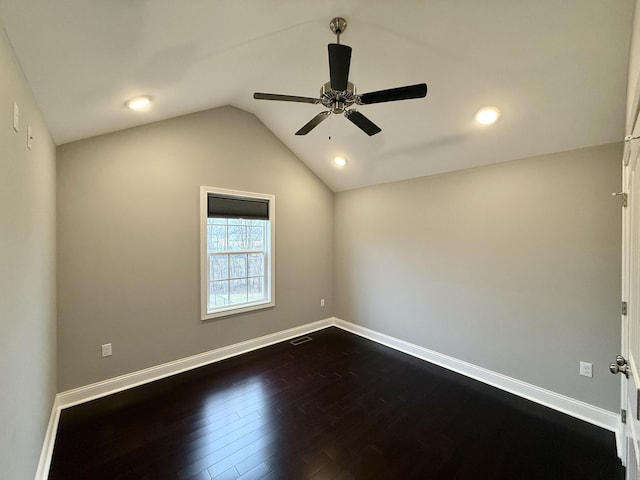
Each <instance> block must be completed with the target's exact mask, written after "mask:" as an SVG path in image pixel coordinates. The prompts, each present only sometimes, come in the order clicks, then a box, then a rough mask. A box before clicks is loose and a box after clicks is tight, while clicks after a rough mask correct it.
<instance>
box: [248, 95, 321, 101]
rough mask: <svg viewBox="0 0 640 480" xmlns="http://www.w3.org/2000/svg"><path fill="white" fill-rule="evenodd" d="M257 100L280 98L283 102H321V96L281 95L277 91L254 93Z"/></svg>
mask: <svg viewBox="0 0 640 480" xmlns="http://www.w3.org/2000/svg"><path fill="white" fill-rule="evenodd" d="M253 98H255V99H256V100H280V101H281V102H299V103H320V99H319V98H311V97H296V96H294V95H280V94H277V93H258V92H256V93H254V94H253Z"/></svg>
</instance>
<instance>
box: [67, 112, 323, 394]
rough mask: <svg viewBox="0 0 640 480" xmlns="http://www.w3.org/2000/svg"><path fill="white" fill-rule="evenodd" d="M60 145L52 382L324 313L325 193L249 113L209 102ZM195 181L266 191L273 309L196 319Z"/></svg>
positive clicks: (171, 356)
mask: <svg viewBox="0 0 640 480" xmlns="http://www.w3.org/2000/svg"><path fill="white" fill-rule="evenodd" d="M57 155H58V159H57V160H58V161H57V180H58V197H57V198H58V261H59V269H58V290H59V295H58V351H59V355H58V363H59V389H60V390H61V391H62V390H67V389H70V388H73V387H78V386H81V385H86V384H89V383H92V382H96V381H99V380H103V379H106V378H111V377H114V376H117V375H121V374H124V373H127V372H132V371H135V370H139V369H142V368H146V367H151V366H154V365H158V364H161V363H164V362H167V361H171V360H175V359H179V358H183V357H186V356H189V355H194V354H197V353H200V352H204V351H208V350H212V349H215V348H218V347H221V346H225V345H229V344H232V343H235V342H240V341H244V340H248V339H251V338H255V337H259V336H261V335H266V334H269V333H273V332H276V331H280V330H284V329H287V328H291V327H294V326H297V325H302V324H305V323H308V322H312V321H316V320H320V319H323V318H327V317H331V316H332V315H333V307H332V305H333V298H332V292H333V286H332V277H333V271H332V265H333V264H332V258H333V251H332V239H333V193H332V192H331V191H330V190H329V189H328V188H327V187H326V186H325V185H324V184H323V183H322V182H321V181H320V180H319V179H318V178H317V177H316V176H315V175H313V174H312V173H311V172H310V171H309V170H308V169H307V168H306V167H305V166H304V164H302V163H301V162H300V161H299V160H298V159H297V158H296V157H295V156H294V155H293V153H291V151H289V150H288V149H287V148H286V147H285V146H284V145H283V144H282V143H281V142H280V141H279V140H278V139H277V138H276V137H275V136H274V135H273V134H272V133H271V132H269V130H267V129H266V128H265V127H264V125H262V123H260V122H259V121H258V120H257V119H256V118H255V117H254V116H252V115H250V114H248V113H246V112H243V111H241V110H238V109H235V108H232V107H224V108H218V109H214V110H209V111H205V112H200V113H196V114H192V115H187V116H183V117H178V118H174V119H171V120H167V121H163V122H158V123H155V124H151V125H147V126H143V127H138V128H134V129H130V130H125V131H121V132H117V133H114V134H109V135H104V136H100V137H95V138H91V139H88V140H83V141H79V142H74V143H71V144H67V145H63V146H60V147H59V148H58V151H57ZM201 185H208V186H213V187H222V188H229V189H235V190H244V191H252V192H259V193H268V194H275V195H276V262H277V265H276V307H275V308H273V309H269V310H260V311H256V312H252V313H248V314H244V315H237V316H233V317H225V318H222V319H216V320H211V321H205V322H202V321H201V320H200V314H199V292H200V285H199V244H198V242H199V187H200V186H201ZM321 298H325V299H326V301H327V306H326V307H324V308H321V307H320V299H321ZM107 342H111V343H113V356H112V357H108V358H104V359H103V358H101V357H100V345H101V344H103V343H107Z"/></svg>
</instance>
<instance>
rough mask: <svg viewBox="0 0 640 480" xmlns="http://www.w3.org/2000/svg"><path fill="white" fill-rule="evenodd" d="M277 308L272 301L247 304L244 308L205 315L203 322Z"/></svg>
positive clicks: (227, 309)
mask: <svg viewBox="0 0 640 480" xmlns="http://www.w3.org/2000/svg"><path fill="white" fill-rule="evenodd" d="M275 306H276V303H275V302H273V301H271V302H260V303H252V304H248V305H247V304H245V305H243V306H238V307H228V308H225V309H221V310H216V311H215V312H211V313H205V314H203V315H202V317H201V320H211V319H214V318H220V317H228V316H231V315H238V314H241V313H246V312H252V311H255V310H262V309H263V308H272V307H275Z"/></svg>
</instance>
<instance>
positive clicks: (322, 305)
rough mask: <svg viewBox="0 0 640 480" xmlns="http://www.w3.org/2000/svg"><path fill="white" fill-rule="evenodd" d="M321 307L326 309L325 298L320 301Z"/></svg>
mask: <svg viewBox="0 0 640 480" xmlns="http://www.w3.org/2000/svg"><path fill="white" fill-rule="evenodd" d="M320 306H321V307H324V298H321V299H320Z"/></svg>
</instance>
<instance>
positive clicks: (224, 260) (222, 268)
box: [209, 255, 229, 280]
mask: <svg viewBox="0 0 640 480" xmlns="http://www.w3.org/2000/svg"><path fill="white" fill-rule="evenodd" d="M210 262H211V263H210V266H209V268H210V270H209V271H210V272H211V275H212V276H211V280H226V279H227V278H229V255H211V257H210Z"/></svg>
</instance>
